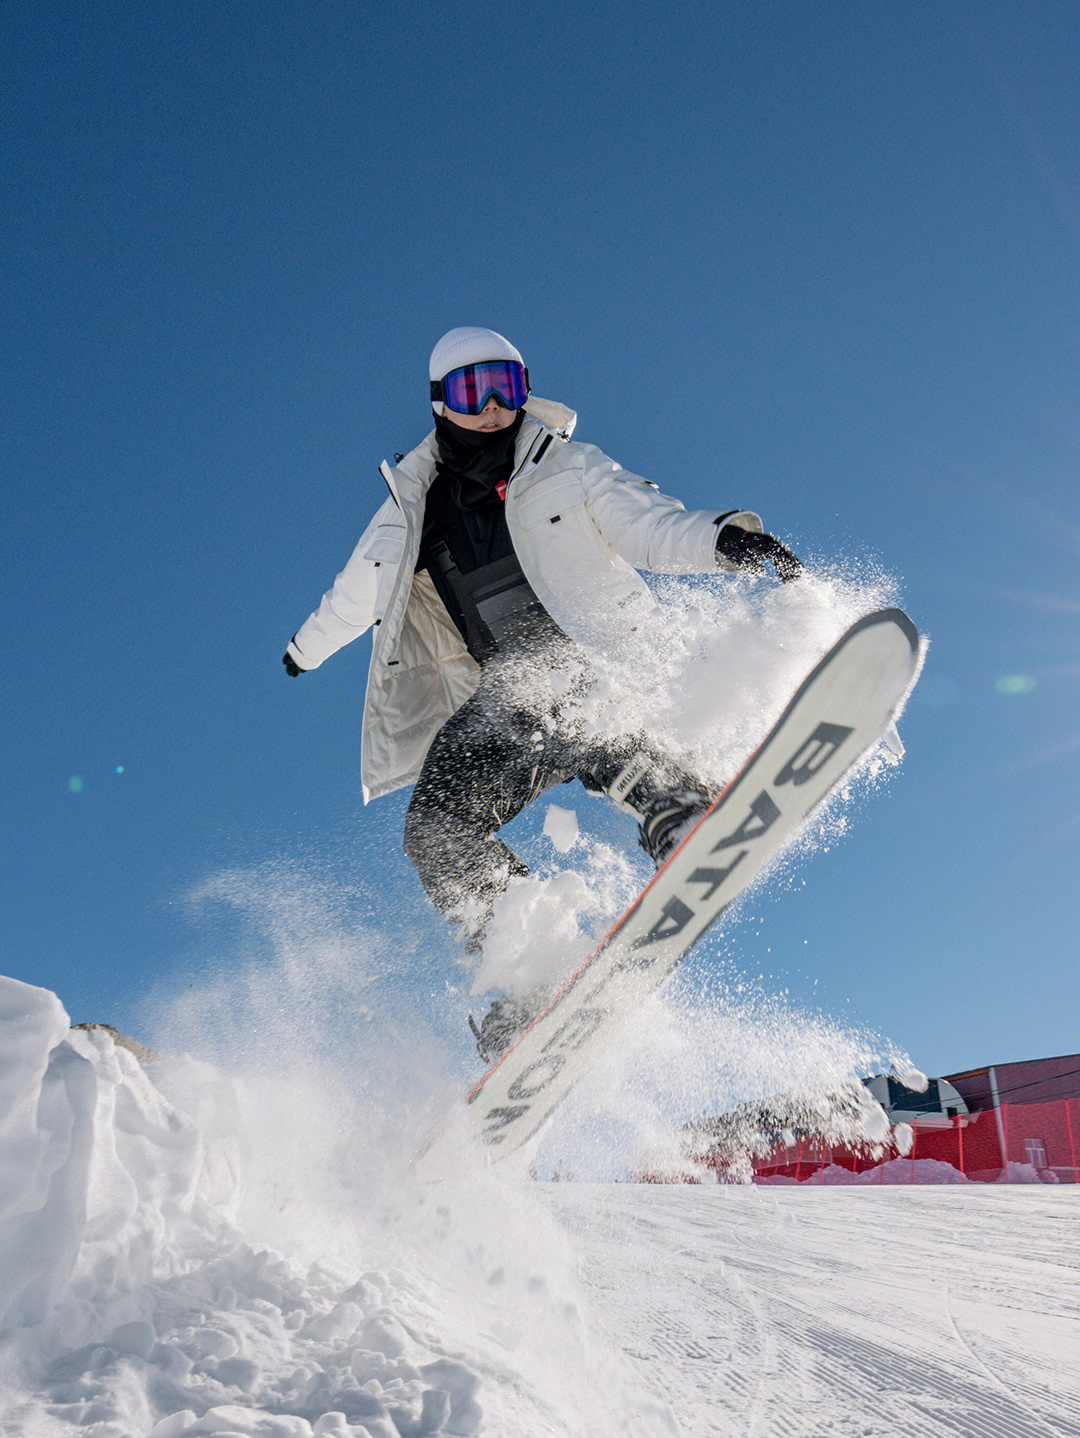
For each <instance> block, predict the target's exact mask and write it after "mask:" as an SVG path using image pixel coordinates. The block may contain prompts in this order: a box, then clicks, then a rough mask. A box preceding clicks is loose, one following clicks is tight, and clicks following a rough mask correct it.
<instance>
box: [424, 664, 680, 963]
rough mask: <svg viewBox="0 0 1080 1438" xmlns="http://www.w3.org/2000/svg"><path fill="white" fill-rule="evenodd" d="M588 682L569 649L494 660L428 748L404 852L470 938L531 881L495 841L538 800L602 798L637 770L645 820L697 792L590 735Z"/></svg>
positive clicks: (667, 767)
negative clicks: (496, 905) (576, 792)
mask: <svg viewBox="0 0 1080 1438" xmlns="http://www.w3.org/2000/svg"><path fill="white" fill-rule="evenodd" d="M591 682H592V675H591V673H590V671H589V668H588V665H587V663H586V661H585V660H584V659H583V658H582V657H581V655H580V651H577V650H576V649H575V648H574V647H573V646H571V645H569V644H567V643H565V641H564V643H563V645H562V646H559V645H553V646H548V647H547V648H545V649H544V650H542V651H541V652H540V653H533V654H529V653H528V652H522V653H517V654H508V655H497V656H496V657H495V658H493V659H491V660H490V661H489V662H488V663H487V664H485V666H484V669H483V671H482V673H481V676H480V685H479V688H478V689H477V690H476V693H475V694H474V695H473V696H472V698H471V699H469V700H468V701H467V702H466V703H465V704H463V705H462V707H461V708H460V709H459V710H457V712H456V713H455V714H453V715H452V716H451V718H450V719H448V720H447V722H446V723H445V724H444V725H443V727H442V728H441V729H440V730H439V732H438V733H437V734H436V736H435V738H434V740H433V741H432V745H431V748H430V749H429V750H428V753H427V757H426V759H425V760H424V764H423V768H422V769H421V771H420V776H419V778H418V779H417V781H416V786H415V788H414V790H413V795H412V801H411V803H410V804H409V808H408V812H407V814H406V816H405V836H404V847H405V853H406V854H407V855H408V857H409V859H410V861H411V862H412V864H413V866H414V867H415V869H416V871H417V873H418V874H419V876H420V881H421V883H422V884H423V886H424V888H425V890H426V891H427V894H428V897H429V898H430V899H431V901H432V903H434V905H435V907H436V908H437V909H439V910H440V911H441V912H442V913H443V914H444V915H445V916H446V917H447V918H449V919H461V920H463V921H464V923H465V925H466V929H467V931H469V934H470V935H471V936H477V935H479V934H480V933H481V932H482V930H483V928H484V926H485V924H486V922H487V920H488V918H489V917H490V912H491V904H492V902H493V900H494V899H495V898H496V897H497V896H498V895H499V894H500V893H501V892H502V891H503V890H504V889H505V888H506V886H507V884H508V883H509V881H510V879H511V878H513V877H515V876H518V875H525V874H527V873H528V872H529V868H528V865H527V864H526V863H525V862H524V861H523V860H522V859H520V858H518V856H517V855H516V854H515V853H514V852H513V851H512V850H511V849H509V848H508V847H507V846H506V844H504V843H503V842H502V841H501V840H500V839H497V838H496V837H495V836H496V834H497V833H498V831H499V829H500V828H501V827H502V825H503V824H507V823H509V822H510V820H511V819H513V818H515V817H516V816H517V815H518V814H520V813H521V811H522V809H524V808H525V806H526V804H529V803H531V802H532V800H533V799H535V798H537V797H538V796H539V795H540V794H542V793H544V791H545V790H547V789H550V788H552V787H553V786H554V785H556V784H562V783H566V782H568V781H569V780H571V779H580V781H581V783H582V784H583V785H584V786H585V788H586V789H588V790H590V791H592V792H593V793H601V792H603V791H605V790H609V789H610V788H611V786H612V785H613V784H615V782H616V780H617V779H618V778H619V777H620V775H622V774H624V772H625V771H626V770H627V766H628V765H629V764H631V762H633V766H634V772H639V771H640V777H639V778H638V779H637V780H636V782H635V784H634V787H633V792H632V793H631V794H630V796H629V797H630V800H631V803H632V808H633V811H634V812H635V813H637V814H638V815H639V816H641V815H644V814H645V813H647V812H648V811H649V808H650V806H651V805H653V804H655V803H656V802H657V801H658V800H659V799H660V798H661V797H662V796H663V795H664V794H667V793H671V792H672V791H673V790H674V789H677V788H679V787H680V786H684V785H686V784H687V783H690V784H692V783H693V782H694V781H693V780H692V779H689V778H688V776H687V775H686V774H685V772H684V771H682V770H679V769H677V768H676V767H674V766H673V765H672V764H671V763H670V762H669V761H667V760H665V759H664V758H663V757H662V756H661V755H660V753H659V752H658V751H657V750H656V749H655V748H654V747H653V746H650V744H649V742H648V740H647V739H646V738H645V737H644V736H637V735H627V736H622V735H620V736H619V737H618V739H617V740H612V739H611V738H610V737H607V738H598V737H596V736H595V735H590V728H591V726H590V724H589V720H588V713H589V709H588V694H589V689H590V685H591Z"/></svg>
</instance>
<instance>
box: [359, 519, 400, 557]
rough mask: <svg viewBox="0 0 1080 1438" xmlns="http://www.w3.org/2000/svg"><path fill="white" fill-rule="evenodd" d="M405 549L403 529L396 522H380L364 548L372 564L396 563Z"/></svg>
mask: <svg viewBox="0 0 1080 1438" xmlns="http://www.w3.org/2000/svg"><path fill="white" fill-rule="evenodd" d="M404 549H405V529H404V527H403V526H402V525H398V524H380V525H379V527H378V529H376V531H375V533H374V534H373V535H372V537H371V540H370V542H369V544H368V546H367V548H366V549H365V550H364V558H365V559H368V560H370V561H371V563H372V564H397V563H399V562H400V560H401V556H402V553H403V551H404Z"/></svg>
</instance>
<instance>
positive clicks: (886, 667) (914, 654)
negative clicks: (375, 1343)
mask: <svg viewBox="0 0 1080 1438" xmlns="http://www.w3.org/2000/svg"><path fill="white" fill-rule="evenodd" d="M918 663H919V635H918V631H917V630H916V628H915V626H914V625H913V624H912V622H911V620H910V619H909V618H908V617H907V615H906V614H904V613H903V611H901V610H899V609H886V610H881V611H879V612H877V613H875V614H870V615H867V616H866V617H865V618H864V619H861V620H859V621H858V622H857V623H856V624H854V625H852V627H851V628H850V629H849V630H847V632H846V633H845V634H844V635H843V636H842V637H841V638H840V639H839V640H838V641H837V643H836V644H834V645H833V647H832V649H830V650H829V652H828V653H827V654H826V655H825V657H824V658H823V659H822V660H821V661H820V663H818V664H817V665H816V666H815V668H814V669H813V670H812V672H811V673H810V674H809V675H808V676H807V678H806V679H805V680H804V681H803V683H802V684H801V685H800V686H799V688H798V690H797V691H796V693H795V694H794V696H793V697H792V699H791V701H790V703H789V704H788V706H787V708H786V709H785V710H784V712H783V714H782V715H781V716H780V718H779V719H778V720H777V721H776V723H775V724H774V725H773V727H772V729H771V730H770V731H769V733H768V734H767V735H766V737H765V738H764V740H763V741H762V743H761V744H760V745H759V746H758V748H757V749H756V750H755V751H754V753H753V754H752V755H751V756H750V758H749V759H748V760H747V761H746V763H745V764H744V765H743V767H742V769H741V770H740V771H739V773H738V774H737V775H736V776H735V778H734V779H733V780H732V781H731V783H730V784H728V786H727V788H726V789H724V790H723V792H722V793H721V794H719V795H718V796H717V798H716V799H715V800H714V801H713V802H712V804H711V805H710V806H709V808H708V809H707V810H706V811H705V813H704V814H703V815H702V817H701V818H700V819H699V821H698V823H697V824H696V825H695V827H694V828H693V829H692V830H691V831H690V833H689V834H687V835H686V837H685V838H684V839H683V841H682V843H681V844H680V845H679V846H678V848H677V849H675V851H674V852H673V853H672V854H671V855H670V857H669V858H668V859H667V861H666V863H665V864H664V865H663V866H662V868H660V869H659V870H658V871H657V873H656V875H655V876H654V877H653V879H652V880H651V882H650V883H649V884H648V885H647V886H646V888H645V889H644V890H643V892H642V893H641V894H640V895H639V896H638V898H637V899H636V900H635V901H634V903H633V904H631V906H630V907H629V908H628V909H627V910H626V912H625V913H624V914H623V915H622V917H621V918H620V919H619V920H618V921H617V922H616V923H615V924H614V925H613V926H612V928H611V930H610V931H609V932H608V934H607V935H606V936H605V937H604V938H603V939H602V940H601V942H600V943H599V944H598V945H597V946H596V948H595V949H593V951H592V953H591V954H590V955H589V957H588V958H587V959H586V960H585V962H584V963H583V964H582V965H581V967H580V968H579V969H578V970H577V972H576V973H574V974H573V975H572V976H571V977H570V979H569V980H568V981H567V982H566V983H565V984H564V985H563V987H562V988H561V989H560V990H559V992H558V993H557V994H556V995H555V997H554V998H553V999H552V1000H551V1001H550V1002H549V1003H548V1005H547V1007H546V1008H545V1009H544V1010H543V1011H542V1012H541V1013H540V1014H539V1015H538V1016H537V1017H536V1018H535V1019H534V1020H533V1021H532V1023H531V1024H530V1025H529V1026H528V1028H527V1029H525V1030H524V1032H523V1033H522V1034H520V1035H519V1036H518V1038H517V1040H516V1041H515V1043H514V1044H513V1045H512V1046H511V1047H510V1048H509V1049H508V1050H507V1051H506V1053H504V1054H503V1055H502V1057H501V1058H500V1059H499V1060H498V1061H497V1062H496V1063H495V1064H494V1065H493V1066H492V1068H491V1069H490V1070H489V1071H488V1072H487V1073H486V1074H485V1075H484V1077H483V1078H482V1079H481V1080H480V1082H479V1083H478V1084H476V1086H475V1087H474V1088H473V1089H472V1090H471V1092H470V1093H469V1094H468V1096H467V1104H468V1111H467V1112H468V1116H469V1119H470V1122H469V1123H468V1124H467V1125H466V1128H470V1129H472V1131H473V1132H478V1133H479V1136H480V1138H481V1140H482V1142H483V1145H484V1147H485V1149H486V1151H487V1153H488V1157H489V1158H490V1159H494V1158H497V1157H502V1156H503V1155H504V1154H506V1153H508V1152H511V1151H513V1150H514V1149H517V1148H520V1146H521V1145H522V1144H524V1143H526V1142H528V1140H529V1139H531V1138H533V1137H534V1136H535V1135H536V1134H537V1133H538V1132H539V1130H540V1129H541V1128H542V1127H543V1125H544V1123H545V1122H546V1121H547V1119H548V1118H549V1117H550V1116H551V1114H552V1113H553V1112H554V1110H555V1108H556V1107H557V1106H558V1104H559V1103H560V1102H561V1101H562V1099H563V1098H565V1096H566V1095H567V1094H568V1093H569V1091H570V1089H571V1088H572V1087H573V1086H574V1084H575V1083H576V1082H577V1081H578V1079H579V1078H580V1077H581V1076H582V1074H583V1073H584V1072H585V1071H586V1070H587V1068H588V1067H589V1064H590V1063H591V1062H592V1061H593V1060H594V1059H595V1057H596V1055H597V1053H598V1051H599V1050H600V1048H601V1047H602V1045H603V1044H604V1043H606V1042H608V1041H610V1039H611V1037H612V1036H613V1035H614V1033H615V1031H616V1027H617V1025H618V1023H619V1021H620V1020H623V1019H625V1018H627V1017H629V1015H631V1014H632V1013H633V1012H634V1011H635V1010H636V1009H637V1008H638V1007H639V1006H640V1004H641V1003H642V1002H644V1000H645V999H646V998H647V997H648V995H649V994H650V993H652V992H653V991H654V990H655V989H656V988H658V987H659V986H660V985H661V984H662V983H663V982H664V980H665V979H666V978H667V977H668V975H669V974H670V973H671V972H672V971H673V970H674V969H675V968H676V967H677V966H678V964H679V963H680V962H681V961H682V959H683V958H685V956H686V954H687V953H688V952H689V951H690V949H691V948H692V947H693V946H694V944H695V943H696V942H697V940H698V939H699V938H700V937H701V935H702V934H703V933H704V932H705V931H706V929H708V927H709V926H710V925H711V924H712V923H714V922H715V921H716V919H717V918H719V916H720V915H721V914H722V913H723V912H724V910H725V909H726V908H727V907H728V906H729V904H731V903H732V902H733V901H734V900H735V899H736V898H738V896H739V895H740V894H741V893H743V892H744V891H745V890H746V889H747V888H748V887H749V885H750V884H751V883H752V882H753V881H754V879H755V878H757V877H758V875H759V874H760V873H761V872H762V871H763V870H764V869H765V868H766V867H767V866H768V864H769V863H770V862H771V861H772V860H773V859H774V858H775V857H776V855H777V854H779V853H780V852H781V850H782V849H783V848H784V846H785V845H786V844H787V842H788V841H789V840H790V838H791V837H792V836H793V834H794V833H795V832H796V831H797V830H798V829H799V828H800V827H801V825H802V824H803V822H804V821H805V820H806V818H807V816H808V815H809V814H810V813H812V812H813V810H814V809H816V808H817V806H818V805H819V804H820V803H821V802H822V801H823V800H824V799H825V798H826V797H827V796H828V795H829V794H830V793H831V792H832V791H833V790H834V789H835V788H836V786H837V785H838V784H839V783H840V782H841V781H842V780H843V779H844V778H845V776H846V775H848V774H849V773H850V772H851V771H852V770H853V769H854V768H855V767H856V765H857V764H858V763H859V761H860V760H861V759H862V758H863V757H864V756H865V755H866V754H867V753H868V751H869V750H871V749H872V748H873V747H874V746H875V745H876V744H877V743H878V741H879V740H880V739H881V738H882V736H883V735H884V733H885V731H886V729H887V728H888V726H889V724H890V723H891V722H892V721H893V719H894V718H895V717H896V715H897V713H898V711H899V709H900V707H901V705H902V704H903V702H904V699H905V698H906V696H907V694H908V691H909V690H910V688H911V685H912V683H913V682H914V679H915V677H916V675H917V672H918ZM460 1141H461V1134H460V1133H458V1132H456V1130H455V1129H454V1127H453V1126H451V1128H449V1129H443V1130H442V1131H441V1132H440V1134H439V1135H438V1136H437V1137H436V1138H435V1139H434V1140H433V1141H432V1143H430V1144H429V1146H428V1147H427V1148H426V1149H425V1150H424V1151H423V1152H422V1153H421V1154H420V1155H419V1156H418V1159H417V1166H418V1169H419V1171H420V1172H421V1173H423V1174H425V1175H427V1176H431V1177H437V1176H441V1174H442V1173H444V1172H446V1171H447V1166H448V1164H450V1163H452V1154H451V1152H450V1145H451V1144H453V1145H454V1146H455V1147H456V1146H457V1145H458V1144H460Z"/></svg>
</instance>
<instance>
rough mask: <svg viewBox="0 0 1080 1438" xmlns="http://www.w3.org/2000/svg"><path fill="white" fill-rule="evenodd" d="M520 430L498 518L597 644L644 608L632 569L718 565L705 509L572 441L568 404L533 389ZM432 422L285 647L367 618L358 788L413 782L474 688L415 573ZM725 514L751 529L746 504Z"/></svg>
mask: <svg viewBox="0 0 1080 1438" xmlns="http://www.w3.org/2000/svg"><path fill="white" fill-rule="evenodd" d="M525 408H526V416H525V421H524V423H523V424H522V426H521V430H520V432H519V434H518V440H517V448H516V451H515V466H514V473H513V477H512V479H511V481H510V485H509V488H508V489H507V493H506V522H507V526H508V528H509V530H510V537H511V539H512V540H513V544H514V550H515V552H516V554H517V557H518V561H519V563H520V564H521V568H522V570H523V571H524V573H525V577H526V578H527V579H528V581H529V583H530V584H531V585H532V587H533V589H534V590H535V592H536V594H537V597H538V598H539V599H540V601H541V603H542V604H543V605H544V608H545V609H546V610H547V611H548V613H549V614H550V615H551V617H552V618H553V619H554V620H555V622H556V624H558V626H559V628H560V629H562V631H563V632H564V633H565V634H566V635H567V636H568V637H569V638H571V639H573V640H575V641H577V642H578V643H579V644H581V645H582V646H583V647H584V648H586V649H588V650H592V651H593V652H599V653H601V654H602V653H603V652H604V651H605V650H609V651H610V650H611V649H612V648H613V647H615V646H616V645H618V644H619V643H620V642H622V641H625V639H626V636H627V634H628V633H629V631H630V630H631V629H632V627H633V626H634V624H635V623H637V622H639V621H640V620H641V619H642V618H644V617H646V616H647V614H648V613H649V611H650V610H651V609H653V608H654V601H653V599H652V596H651V594H650V593H649V589H648V586H647V585H646V584H645V582H644V580H642V578H641V576H640V575H639V574H638V573H637V572H636V571H637V570H639V569H651V570H655V571H657V572H659V573H662V574H695V573H704V572H707V571H709V570H714V569H715V568H716V564H717V561H716V533H717V526H716V514H717V511H716V510H714V509H709V510H689V511H688V510H686V509H684V508H683V506H682V505H681V504H680V503H679V501H678V500H676V499H669V498H668V496H667V495H664V494H661V493H660V491H659V490H658V489H657V488H656V486H655V485H654V484H651V483H650V482H649V481H648V480H646V479H640V478H639V477H638V476H637V475H634V474H628V473H627V472H626V471H625V470H624V469H622V468H621V467H620V466H619V465H618V464H616V463H615V461H614V460H612V459H608V457H607V455H605V454H602V453H601V451H600V450H598V449H596V448H595V446H593V445H591V444H577V443H574V442H572V441H571V439H570V435H571V434H572V432H573V428H574V425H575V423H576V421H577V416H576V415H575V414H574V412H573V411H572V410H569V409H567V408H565V406H563V405H559V404H553V403H552V402H550V401H548V400H541V399H535V398H533V397H532V396H531V395H530V397H529V401H528V403H527V405H526V406H525ZM435 459H436V451H435V432H434V430H433V431H432V432H431V434H429V435H428V437H427V439H426V440H424V442H423V444H421V445H419V446H418V447H417V448H416V449H414V450H413V451H412V453H411V454H409V455H406V457H405V458H404V459H403V460H402V461H401V462H400V463H399V464H398V465H397V466H396V467H394V468H392V467H391V466H390V465H388V464H386V463H385V462H384V463H383V465H382V473H383V477H384V478H385V480H386V483H387V485H388V486H389V489H390V497H389V498H388V499H387V500H386V502H385V504H383V506H382V508H381V509H380V510H379V511H378V513H377V514H376V515H375V518H374V519H373V520H372V521H371V523H370V524H369V525H368V527H367V529H366V530H365V531H364V533H363V534H362V535H361V536H360V541H359V543H358V544H357V546H356V548H355V549H354V550H353V553H352V556H351V558H350V559H349V561H348V563H347V564H346V565H345V568H344V569H343V570H342V571H341V573H340V574H339V575H338V577H337V578H336V579H335V580H334V584H333V588H331V589H330V590H328V591H327V593H326V594H325V595H324V596H323V600H322V603H321V604H320V605H319V607H318V609H317V610H316V611H315V613H314V614H312V615H311V617H310V618H309V619H308V620H307V621H306V622H305V623H304V624H303V625H302V626H301V628H300V629H299V630H298V631H297V633H296V637H295V638H294V639H293V641H292V643H291V644H290V645H289V653H290V655H291V656H292V658H293V660H294V661H295V662H296V664H297V665H299V667H300V668H301V669H317V668H318V666H319V665H320V664H321V663H322V662H323V660H324V659H327V658H329V656H330V655H331V654H333V653H334V652H335V651H336V650H338V649H340V648H341V646H342V645H343V644H348V643H349V641H350V640H352V639H356V638H358V637H359V636H360V635H361V634H363V633H364V632H365V631H366V630H368V629H370V628H371V626H372V625H373V624H374V625H377V626H378V627H377V629H376V634H375V642H374V644H373V646H372V653H371V667H370V670H369V672H368V685H367V697H366V699H365V703H364V725H363V740H362V745H361V777H362V780H363V786H364V800H365V802H366V801H367V800H369V799H375V798H378V797H379V796H380V795H381V794H389V793H391V792H392V791H393V790H394V789H399V788H401V787H402V785H405V784H411V783H413V782H414V781H415V779H416V778H417V776H418V774H419V773H420V766H421V765H422V764H423V762H424V756H425V754H426V753H427V751H428V748H429V746H430V744H431V741H432V739H434V737H435V735H436V733H437V732H438V731H439V729H440V728H441V727H442V725H443V724H444V723H445V722H446V720H447V719H449V717H450V715H451V714H453V713H454V711H455V710H456V709H458V708H460V707H461V705H462V704H464V702H465V701H466V699H468V698H469V696H470V695H471V694H472V693H473V691H474V690H475V688H476V685H477V682H478V679H479V674H480V670H479V666H478V665H477V664H476V661H475V660H474V659H473V658H472V656H471V655H470V654H469V652H468V650H467V649H466V648H465V645H464V643H463V641H462V638H461V635H460V634H459V632H458V630H457V629H456V628H455V626H454V624H453V621H452V620H451V619H450V616H449V614H448V613H447V612H446V607H445V606H444V604H443V603H442V601H441V600H440V599H439V597H438V595H437V593H436V592H435V586H434V585H433V584H432V582H431V579H430V577H429V576H428V574H427V572H426V571H422V572H421V573H420V574H416V573H415V569H416V560H417V555H418V554H419V551H420V539H421V534H422V530H423V522H424V503H425V497H426V495H427V491H428V487H429V486H430V484H431V481H432V479H433V478H434V477H435ZM723 522H724V523H725V524H734V525H737V526H739V527H740V528H742V529H754V530H760V529H761V520H760V519H759V518H758V516H757V515H756V514H752V513H750V512H749V511H747V510H741V511H735V512H732V513H731V514H729V515H727V517H726V518H725V519H724V521H723Z"/></svg>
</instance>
